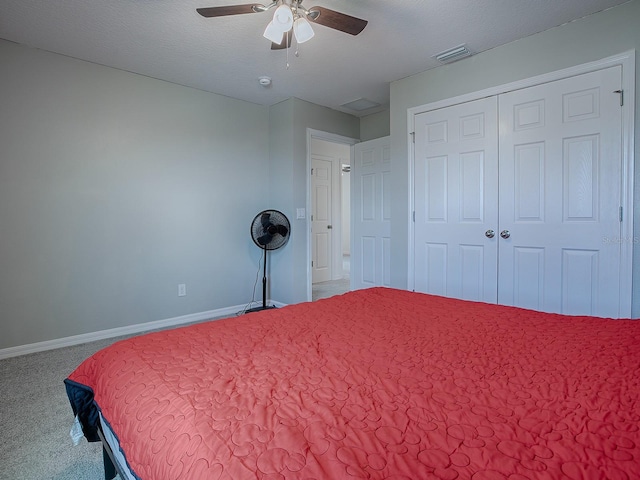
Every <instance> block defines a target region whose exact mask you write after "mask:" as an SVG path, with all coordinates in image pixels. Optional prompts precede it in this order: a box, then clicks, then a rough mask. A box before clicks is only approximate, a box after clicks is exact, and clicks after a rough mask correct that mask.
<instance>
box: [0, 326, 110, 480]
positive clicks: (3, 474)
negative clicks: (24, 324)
mask: <svg viewBox="0 0 640 480" xmlns="http://www.w3.org/2000/svg"><path fill="white" fill-rule="evenodd" d="M117 340H118V339H109V340H101V341H98V342H91V343H85V344H83V345H77V346H73V347H68V348H61V349H58V350H50V351H47V352H39V353H33V354H30V355H23V356H20V357H14V358H8V359H4V360H0V385H2V395H0V479H2V480H36V479H37V480H48V479H51V480H67V479H69V480H101V479H103V478H104V473H103V468H102V447H101V445H100V444H99V443H88V442H87V441H86V440H85V439H84V438H83V439H82V441H81V442H80V444H79V445H77V446H74V445H73V443H72V441H71V438H70V436H69V430H70V429H71V424H72V422H73V413H72V411H71V406H70V405H69V400H68V399H67V394H66V391H65V388H64V384H63V383H62V382H63V380H64V379H65V378H66V377H67V376H68V375H69V374H70V373H71V372H72V371H73V370H74V369H75V367H76V366H78V365H79V364H80V363H81V362H82V361H83V360H84V359H85V358H87V357H88V356H90V355H91V354H93V353H94V352H96V351H97V350H99V349H101V348H103V347H105V346H107V345H109V344H111V343H113V342H115V341H117Z"/></svg>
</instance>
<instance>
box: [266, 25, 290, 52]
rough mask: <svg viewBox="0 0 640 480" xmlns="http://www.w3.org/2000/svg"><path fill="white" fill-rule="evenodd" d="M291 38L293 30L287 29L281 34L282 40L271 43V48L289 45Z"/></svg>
mask: <svg viewBox="0 0 640 480" xmlns="http://www.w3.org/2000/svg"><path fill="white" fill-rule="evenodd" d="M292 38H293V30H289V31H288V32H287V34H286V35H283V36H282V42H280V43H273V42H272V43H271V50H283V49H285V48H289V47H290V46H291V39H292Z"/></svg>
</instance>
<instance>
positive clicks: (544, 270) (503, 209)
mask: <svg viewBox="0 0 640 480" xmlns="http://www.w3.org/2000/svg"><path fill="white" fill-rule="evenodd" d="M620 85H621V67H619V66H616V67H611V68H607V69H605V70H600V71H596V72H592V73H587V74H584V75H580V76H577V77H571V78H568V79H564V80H558V81H555V82H551V83H548V84H543V85H539V86H535V87H531V88H526V89H523V90H517V91H514V92H510V93H507V94H504V95H500V97H499V118H500V143H499V145H500V146H499V148H500V165H499V171H500V226H499V229H500V231H505V232H506V231H508V232H509V234H510V236H509V238H507V239H503V238H500V239H499V273H498V278H499V287H498V292H499V293H498V302H499V303H501V304H506V305H516V306H519V307H525V308H532V309H536V310H543V311H549V312H560V313H567V314H585V315H597V316H611V317H617V316H618V313H619V293H618V292H619V288H620V287H619V286H620V263H619V262H620V244H619V243H615V242H607V241H606V239H607V238H620V229H621V223H620V218H619V215H620V213H619V208H620V205H621V203H620V202H621V198H620V195H621V178H622V173H621V168H622V157H621V138H622V133H621V132H622V130H621V129H622V124H621V107H620V96H619V95H618V94H617V93H614V91H615V90H619V89H620V88H621V87H620ZM505 235H506V234H505Z"/></svg>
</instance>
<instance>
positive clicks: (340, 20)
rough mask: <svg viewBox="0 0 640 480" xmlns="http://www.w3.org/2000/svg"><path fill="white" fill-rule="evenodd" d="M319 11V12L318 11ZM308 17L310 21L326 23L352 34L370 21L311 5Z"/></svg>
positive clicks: (360, 30)
mask: <svg viewBox="0 0 640 480" xmlns="http://www.w3.org/2000/svg"><path fill="white" fill-rule="evenodd" d="M316 12H317V13H316ZM307 19H308V20H309V21H310V22H313V23H318V24H320V25H324V26H325V27H329V28H333V29H335V30H340V31H341V32H345V33H348V34H350V35H358V34H359V33H360V32H362V30H364V27H366V26H367V23H369V22H368V21H366V20H362V19H361V18H357V17H352V16H351V15H347V14H345V13H340V12H336V11H335V10H330V9H328V8H324V7H311V8H310V9H309V15H307Z"/></svg>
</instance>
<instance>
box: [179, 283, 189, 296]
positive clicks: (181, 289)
mask: <svg viewBox="0 0 640 480" xmlns="http://www.w3.org/2000/svg"><path fill="white" fill-rule="evenodd" d="M186 295H187V285H186V284H185V283H179V284H178V296H179V297H185V296H186Z"/></svg>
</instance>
